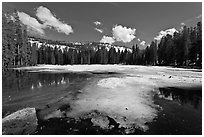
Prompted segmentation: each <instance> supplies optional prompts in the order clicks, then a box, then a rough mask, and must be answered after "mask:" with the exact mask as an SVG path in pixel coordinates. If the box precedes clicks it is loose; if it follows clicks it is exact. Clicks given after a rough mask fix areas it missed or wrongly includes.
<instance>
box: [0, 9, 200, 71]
mask: <svg viewBox="0 0 204 137" xmlns="http://www.w3.org/2000/svg"><path fill="white" fill-rule="evenodd" d="M41 43H42V45H41V46H38V45H37V43H32V45H31V43H30V42H29V41H28V35H27V28H26V26H24V25H23V24H22V23H21V22H20V20H19V17H18V15H17V12H15V13H14V14H13V18H12V19H11V17H10V16H9V14H3V15H2V51H3V52H2V66H3V69H6V68H13V67H21V66H31V65H37V64H53V65H56V64H58V65H66V64H128V65H166V66H169V65H171V66H183V67H184V66H197V67H202V24H201V22H198V23H197V26H196V27H194V28H193V27H190V28H187V27H186V26H184V27H183V28H182V29H181V30H180V31H179V32H175V33H174V35H173V36H171V35H168V34H167V35H166V36H164V37H162V39H161V40H160V42H159V43H157V41H152V43H151V44H150V46H147V47H146V49H144V50H141V49H139V47H138V45H137V44H136V45H133V46H132V49H131V50H128V48H126V49H125V50H122V51H120V50H117V51H116V48H114V46H112V47H110V48H109V50H108V49H107V48H106V47H105V46H103V45H100V44H99V43H95V42H93V43H87V44H83V45H75V44H73V43H66V42H60V41H51V40H42V39H41ZM46 43H49V44H52V45H57V44H58V45H63V46H65V48H64V50H61V48H60V46H55V47H51V46H46Z"/></svg>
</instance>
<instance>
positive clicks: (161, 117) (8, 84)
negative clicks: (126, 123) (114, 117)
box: [2, 70, 202, 135]
mask: <svg viewBox="0 0 204 137" xmlns="http://www.w3.org/2000/svg"><path fill="white" fill-rule="evenodd" d="M113 75H115V74H114V73H101V74H99V73H95V74H94V73H50V72H46V73H45V72H44V73H42V72H41V73H38V72H32V73H31V72H27V71H14V70H13V71H10V72H9V73H6V74H4V75H3V77H2V109H3V110H2V112H3V113H2V114H3V115H2V117H5V116H7V115H9V114H11V113H13V112H15V111H17V110H19V109H22V108H25V107H35V108H36V109H37V110H43V109H45V108H48V107H49V108H52V109H53V110H54V109H58V108H60V107H61V106H64V105H66V101H67V98H69V102H70V101H72V100H73V101H74V100H77V95H78V94H80V89H82V88H83V87H84V86H85V85H87V84H89V82H91V81H92V79H94V78H95V77H99V76H100V77H109V76H113ZM65 98H66V99H65ZM154 103H155V104H158V105H160V106H161V107H162V109H161V110H160V112H159V114H158V117H157V118H155V120H154V122H151V123H147V124H148V125H149V130H147V131H146V132H143V131H140V130H136V132H135V133H134V134H174V135H175V134H202V89H201V88H192V89H178V88H173V87H167V88H160V89H159V92H158V94H156V95H155V97H154ZM54 123H55V124H57V125H56V126H53V124H54ZM112 123H114V121H113V122H112ZM87 125H88V127H90V128H88V129H84V126H87ZM115 125H117V123H115ZM72 126H73V127H75V128H76V130H71V129H72ZM41 127H44V128H43V129H41ZM67 128H69V129H70V130H67ZM35 134H123V132H122V131H121V129H119V128H115V129H112V130H110V131H103V130H101V129H100V128H95V127H94V128H92V127H91V124H90V120H88V119H86V120H84V121H82V123H77V122H74V120H73V119H72V120H71V121H70V119H69V123H68V122H67V118H63V119H58V118H56V119H52V120H50V121H41V122H40V123H39V126H38V129H37V132H36V133H35Z"/></svg>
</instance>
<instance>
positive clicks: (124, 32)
mask: <svg viewBox="0 0 204 137" xmlns="http://www.w3.org/2000/svg"><path fill="white" fill-rule="evenodd" d="M112 31H113V32H112V33H113V37H114V38H115V39H116V41H122V42H124V43H126V42H131V41H132V40H133V39H134V38H135V37H136V36H135V35H134V34H135V31H136V29H135V28H133V29H131V28H127V27H123V26H121V25H115V27H113V28H112Z"/></svg>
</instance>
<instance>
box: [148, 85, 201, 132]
mask: <svg viewBox="0 0 204 137" xmlns="http://www.w3.org/2000/svg"><path fill="white" fill-rule="evenodd" d="M159 90H160V91H159V92H160V93H159V95H156V96H155V97H154V100H155V103H156V104H158V105H160V106H161V107H162V110H161V111H160V112H159V115H158V117H157V118H156V119H155V122H153V123H150V124H149V128H150V130H149V131H147V133H145V134H160V135H201V134H202V88H201V87H192V88H189V89H186V88H174V87H168V88H160V89H159Z"/></svg>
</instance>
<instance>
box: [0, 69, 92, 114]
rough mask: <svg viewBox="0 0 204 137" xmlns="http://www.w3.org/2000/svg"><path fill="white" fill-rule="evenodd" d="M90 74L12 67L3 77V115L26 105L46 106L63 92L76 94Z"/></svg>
mask: <svg viewBox="0 0 204 137" xmlns="http://www.w3.org/2000/svg"><path fill="white" fill-rule="evenodd" d="M91 77H92V75H91V74H85V73H83V74H80V73H77V74H76V73H31V72H26V71H9V72H7V73H5V74H3V77H2V108H3V117H5V116H6V115H8V114H10V113H12V112H14V111H17V110H19V109H22V108H25V107H35V108H37V109H38V108H43V107H44V106H46V105H47V104H50V103H55V101H57V100H59V99H60V98H62V97H63V96H67V95H70V96H74V94H75V93H76V94H77V93H78V92H77V91H78V90H80V88H81V87H83V86H84V85H85V84H86V82H87V81H89V80H90V79H91Z"/></svg>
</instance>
